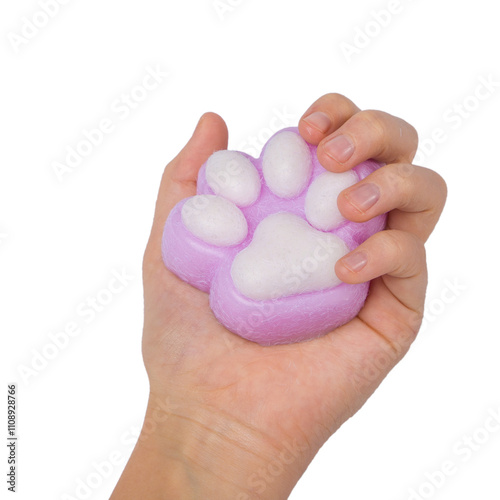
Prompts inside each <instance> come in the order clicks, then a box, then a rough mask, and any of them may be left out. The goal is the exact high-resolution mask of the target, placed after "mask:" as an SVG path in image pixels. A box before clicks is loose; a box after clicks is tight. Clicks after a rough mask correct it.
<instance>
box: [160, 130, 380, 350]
mask: <svg viewBox="0 0 500 500" xmlns="http://www.w3.org/2000/svg"><path fill="white" fill-rule="evenodd" d="M378 167H379V164H378V163H376V162H375V161H371V160H369V161H365V162H363V163H361V164H359V165H358V166H356V167H355V168H354V169H352V170H350V171H348V172H344V173H333V172H329V171H327V170H325V169H324V168H323V167H322V166H321V165H320V163H319V161H318V159H317V156H316V146H312V145H311V144H308V143H307V142H306V141H304V139H302V137H301V136H300V134H299V132H298V129H297V128H287V129H283V130H280V131H279V132H277V133H276V134H274V135H273V136H272V137H271V138H270V139H269V141H268V142H267V144H266V145H265V146H264V149H263V151H262V154H261V156H260V158H258V159H255V158H253V157H251V156H249V155H247V154H245V153H240V152H238V151H227V150H223V151H217V152H215V153H214V154H213V155H212V156H210V158H208V160H207V161H206V163H205V164H204V165H203V166H202V168H201V170H200V172H199V174H198V188H197V193H198V194H197V195H196V196H193V197H191V198H187V199H185V200H182V201H181V202H179V203H178V204H177V205H176V206H175V207H174V209H173V210H172V212H171V213H170V215H169V217H168V219H167V221H166V224H165V229H164V233H163V241H162V255H163V261H164V262H165V265H166V266H167V268H168V269H170V270H171V271H172V272H174V273H175V274H176V275H177V276H179V277H180V278H181V279H183V280H184V281H187V282H188V283H190V284H191V285H193V286H195V287H196V288H199V289H200V290H203V291H204V292H208V293H209V294H210V306H211V308H212V311H213V313H214V315H215V316H216V318H217V319H218V320H219V322H220V323H222V324H223V325H224V326H225V327H226V328H228V329H229V330H231V331H232V332H234V333H237V334H238V335H240V336H241V337H244V338H246V339H248V340H251V341H254V342H258V343H259V344H261V345H273V344H285V343H290V342H298V341H302V340H307V339H311V338H314V337H318V336H320V335H323V334H325V333H327V332H329V331H331V330H333V329H334V328H337V327H338V326H340V325H343V324H344V323H346V322H348V321H350V320H351V319H352V318H353V317H355V316H356V314H357V313H358V312H359V310H360V309H361V307H362V306H363V303H364V301H365V299H366V295H367V293H368V288H369V283H362V284H359V285H349V284H346V283H342V282H341V281H340V280H339V279H338V278H337V276H336V274H335V271H334V266H335V263H336V261H337V260H338V259H339V258H341V257H342V256H343V255H345V254H346V253H348V252H349V251H351V250H353V249H354V248H355V247H356V246H358V245H359V244H360V243H362V242H363V241H365V240H366V239H367V238H368V237H369V236H371V235H372V234H374V233H376V232H377V231H380V230H382V229H383V228H384V226H385V219H386V217H385V215H381V216H378V217H375V218H374V219H372V220H370V221H368V222H364V223H355V222H351V221H348V220H345V219H344V218H343V217H342V215H341V214H340V212H339V210H338V208H337V196H338V194H339V193H340V192H341V191H342V190H343V189H345V188H347V187H349V186H352V185H353V184H355V183H356V182H358V181H359V180H361V179H363V178H365V177H366V176H367V175H368V174H370V173H371V172H373V171H374V170H375V169H377V168H378Z"/></svg>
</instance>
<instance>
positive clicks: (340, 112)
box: [299, 94, 418, 172]
mask: <svg viewBox="0 0 500 500" xmlns="http://www.w3.org/2000/svg"><path fill="white" fill-rule="evenodd" d="M299 131H300V133H301V134H302V136H303V137H304V139H305V140H306V141H308V142H310V143H312V144H317V145H318V150H317V154H318V159H319V161H320V163H321V164H322V165H323V167H325V168H326V169H328V170H332V171H334V172H344V171H346V170H349V169H351V168H353V167H355V166H356V165H358V164H359V163H361V162H362V161H365V160H367V159H369V158H374V159H376V160H379V161H381V162H383V163H397V162H407V163H411V161H412V160H413V157H414V156H415V153H416V151H417V146H418V135H417V132H416V130H415V129H414V127H412V126H411V125H410V124H409V123H407V122H406V121H404V120H402V119H401V118H397V117H395V116H392V115H390V114H388V113H384V112H382V111H374V110H366V111H360V110H359V108H358V107H357V106H356V105H355V104H353V103H352V101H350V100H349V99H347V98H346V97H344V96H341V95H339V94H327V95H326V96H323V97H321V98H320V99H319V100H318V101H316V102H315V103H314V104H313V105H312V106H311V107H310V108H309V109H308V110H307V111H306V113H304V116H303V117H302V118H301V120H300V122H299Z"/></svg>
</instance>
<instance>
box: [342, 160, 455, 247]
mask: <svg viewBox="0 0 500 500" xmlns="http://www.w3.org/2000/svg"><path fill="white" fill-rule="evenodd" d="M446 193H447V189H446V183H445V181H444V180H443V178H442V177H441V176H440V175H439V174H437V173H436V172H434V171H433V170H430V169H428V168H424V167H417V166H414V165H411V164H402V163H399V164H391V165H386V166H384V167H382V168H380V169H379V170H376V171H375V172H373V173H372V174H370V175H369V176H368V177H366V178H365V179H363V180H362V181H360V182H358V183H357V184H355V185H354V186H352V187H350V188H347V189H345V190H344V191H342V193H340V195H339V197H338V200H337V203H338V207H339V209H340V212H341V213H342V215H343V216H344V217H346V218H347V219H349V220H352V221H354V222H364V221H367V220H369V219H372V218H373V217H375V216H377V215H380V214H383V213H386V212H390V211H393V210H394V211H393V212H391V213H390V214H389V219H388V227H389V228H390V229H400V230H403V231H409V232H411V233H413V234H415V235H417V236H418V237H419V238H420V239H421V240H422V241H426V240H427V238H428V237H429V235H430V234H431V232H432V231H433V229H434V227H435V225H436V223H437V221H438V219H439V217H440V215H441V212H442V210H443V207H444V204H445V201H446Z"/></svg>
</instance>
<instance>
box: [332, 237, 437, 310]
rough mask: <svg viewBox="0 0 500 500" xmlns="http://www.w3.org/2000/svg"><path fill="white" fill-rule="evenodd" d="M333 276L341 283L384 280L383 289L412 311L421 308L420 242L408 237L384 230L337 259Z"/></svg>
mask: <svg viewBox="0 0 500 500" xmlns="http://www.w3.org/2000/svg"><path fill="white" fill-rule="evenodd" d="M335 273H336V274H337V276H338V277H339V279H341V280H342V281H343V282H345V283H352V284H354V283H364V282H366V281H370V280H372V279H375V278H378V277H379V276H384V280H385V282H386V285H387V286H388V287H389V288H390V291H391V292H392V294H393V295H394V296H396V297H397V298H398V300H399V302H401V303H402V304H403V305H404V306H406V307H407V308H408V309H410V310H412V311H420V310H421V309H422V307H423V302H424V297H425V288H426V286H427V271H426V263H425V249H424V243H423V241H422V240H421V239H420V238H418V237H417V236H415V235H414V234H412V233H408V232H406V231H399V230H386V231H381V232H379V233H376V234H374V235H373V236H371V237H370V238H368V239H367V240H366V241H365V242H364V243H362V244H361V245H359V246H358V247H357V248H356V249H355V250H353V251H352V252H350V253H349V254H347V255H346V256H344V257H343V258H342V259H339V260H338V262H337V264H336V265H335Z"/></svg>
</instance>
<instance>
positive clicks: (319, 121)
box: [299, 94, 360, 145]
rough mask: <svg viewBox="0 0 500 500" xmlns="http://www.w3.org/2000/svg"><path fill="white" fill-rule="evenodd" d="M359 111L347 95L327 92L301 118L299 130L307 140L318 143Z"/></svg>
mask: <svg viewBox="0 0 500 500" xmlns="http://www.w3.org/2000/svg"><path fill="white" fill-rule="evenodd" d="M359 111H360V109H359V108H358V107H357V106H356V105H355V104H354V103H353V102H352V101H351V100H350V99H347V97H344V96H343V95H340V94H326V95H324V96H322V97H320V98H319V99H318V100H317V101H316V102H315V103H314V104H313V105H312V106H311V107H310V108H309V109H308V110H307V111H306V112H305V113H304V114H303V116H302V118H301V119H300V120H299V132H300V134H301V135H302V137H303V138H304V139H305V140H306V141H307V142H309V143H310V144H314V145H317V144H319V142H320V141H321V140H322V139H324V138H325V137H326V136H327V135H329V134H331V133H333V132H335V130H337V129H338V128H339V127H341V126H342V125H343V124H344V123H345V122H346V121H347V120H348V119H349V118H351V117H352V116H353V115H355V114H356V113H358V112H359Z"/></svg>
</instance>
